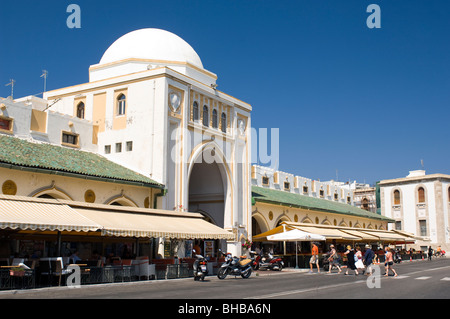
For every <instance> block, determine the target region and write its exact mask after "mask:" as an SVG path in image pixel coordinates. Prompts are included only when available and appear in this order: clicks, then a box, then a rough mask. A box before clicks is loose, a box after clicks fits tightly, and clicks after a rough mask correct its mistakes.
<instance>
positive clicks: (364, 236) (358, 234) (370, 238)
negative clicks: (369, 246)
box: [341, 228, 379, 242]
mask: <svg viewBox="0 0 450 319" xmlns="http://www.w3.org/2000/svg"><path fill="white" fill-rule="evenodd" d="M341 231H343V232H344V233H348V234H350V235H352V236H356V237H360V238H361V240H364V241H368V242H373V241H379V237H376V236H373V235H370V234H367V233H365V232H362V231H358V230H353V229H347V228H345V229H341Z"/></svg>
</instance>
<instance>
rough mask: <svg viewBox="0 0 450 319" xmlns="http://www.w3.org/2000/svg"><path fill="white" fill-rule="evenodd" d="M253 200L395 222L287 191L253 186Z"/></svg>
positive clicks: (360, 210)
mask: <svg viewBox="0 0 450 319" xmlns="http://www.w3.org/2000/svg"><path fill="white" fill-rule="evenodd" d="M252 200H253V201H255V202H262V203H270V204H276V205H282V206H287V207H290V206H292V207H297V208H303V209H308V210H315V211H321V212H329V213H336V214H345V215H353V216H359V217H365V218H372V219H378V220H383V221H388V222H394V221H393V220H392V219H390V218H387V217H385V216H382V215H378V214H375V213H371V212H368V211H366V210H364V209H361V208H358V207H355V206H351V205H348V204H344V203H338V202H335V201H331V200H327V199H321V198H316V197H310V196H305V195H300V194H295V193H290V192H286V191H279V190H275V189H269V188H265V187H258V186H252Z"/></svg>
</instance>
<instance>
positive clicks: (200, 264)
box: [193, 250, 208, 281]
mask: <svg viewBox="0 0 450 319" xmlns="http://www.w3.org/2000/svg"><path fill="white" fill-rule="evenodd" d="M193 253H194V254H195V253H196V252H195V250H193ZM196 256H197V260H196V261H194V265H193V266H194V281H200V280H201V281H204V280H205V277H206V275H208V267H206V265H207V264H208V261H207V260H206V258H205V257H203V256H202V255H196Z"/></svg>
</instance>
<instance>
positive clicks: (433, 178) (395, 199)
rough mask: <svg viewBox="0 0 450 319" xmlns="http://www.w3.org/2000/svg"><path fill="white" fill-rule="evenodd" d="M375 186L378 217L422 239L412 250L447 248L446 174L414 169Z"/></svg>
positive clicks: (449, 190)
mask: <svg viewBox="0 0 450 319" xmlns="http://www.w3.org/2000/svg"><path fill="white" fill-rule="evenodd" d="M379 186H380V199H381V212H382V214H383V215H384V216H386V217H389V218H392V219H394V220H395V228H396V229H397V230H403V231H406V232H409V233H413V234H415V235H416V236H419V237H422V238H423V240H419V241H417V242H416V245H415V246H414V248H415V249H420V250H426V249H427V248H428V246H432V247H433V249H436V248H437V246H439V245H440V246H441V247H442V248H443V249H444V250H446V251H448V250H449V249H450V232H449V231H450V228H449V227H450V215H449V210H450V175H444V174H430V175H426V174H425V171H424V170H417V171H411V172H409V175H408V176H406V177H403V178H396V179H390V180H383V181H380V183H379Z"/></svg>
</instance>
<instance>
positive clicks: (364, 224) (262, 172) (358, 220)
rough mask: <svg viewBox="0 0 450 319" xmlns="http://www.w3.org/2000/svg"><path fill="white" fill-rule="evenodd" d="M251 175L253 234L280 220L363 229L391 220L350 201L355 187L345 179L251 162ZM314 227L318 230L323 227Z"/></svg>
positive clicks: (385, 226)
mask: <svg viewBox="0 0 450 319" xmlns="http://www.w3.org/2000/svg"><path fill="white" fill-rule="evenodd" d="M251 177H252V196H253V203H252V205H253V206H252V207H253V213H252V230H253V235H258V234H260V233H264V232H267V231H269V230H271V229H274V228H276V227H278V226H280V225H281V223H283V222H288V223H298V224H303V225H305V224H313V225H318V226H321V227H322V226H323V227H324V226H328V227H332V228H333V227H336V228H339V227H342V228H353V229H357V228H359V229H365V230H367V231H370V230H374V231H376V230H387V229H388V223H390V222H393V220H392V219H390V218H386V217H384V216H381V215H379V214H376V213H374V212H371V211H368V210H365V209H361V208H359V207H355V206H354V205H352V204H353V203H354V202H353V194H354V191H355V190H354V188H352V187H350V185H349V184H348V183H340V182H334V181H327V182H320V181H315V180H312V179H309V178H305V177H300V176H294V175H293V174H289V173H285V172H280V171H275V170H273V169H271V168H268V167H263V166H258V165H254V166H252V176H251ZM355 185H356V184H355ZM313 225H311V226H313ZM317 231H318V232H319V233H320V232H322V231H324V229H323V228H321V229H320V230H317ZM335 231H336V234H341V235H343V237H342V238H341V239H344V240H350V241H351V240H356V241H358V240H360V239H361V238H360V237H358V236H351V235H350V234H348V233H345V234H344V233H342V232H340V231H339V230H338V229H335ZM330 238H331V239H336V238H337V239H339V238H340V237H339V236H337V237H333V236H331V237H330ZM365 239H366V238H365Z"/></svg>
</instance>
